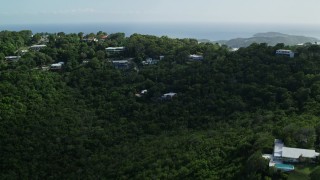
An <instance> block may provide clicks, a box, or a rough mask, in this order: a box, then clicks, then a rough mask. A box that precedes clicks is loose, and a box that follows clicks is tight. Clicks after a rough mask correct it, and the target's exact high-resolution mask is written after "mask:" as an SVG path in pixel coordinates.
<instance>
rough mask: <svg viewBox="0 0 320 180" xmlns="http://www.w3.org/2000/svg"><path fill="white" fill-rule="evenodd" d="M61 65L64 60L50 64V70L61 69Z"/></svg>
mask: <svg viewBox="0 0 320 180" xmlns="http://www.w3.org/2000/svg"><path fill="white" fill-rule="evenodd" d="M63 65H64V62H58V63H54V64H51V66H50V70H52V71H57V70H62V67H63Z"/></svg>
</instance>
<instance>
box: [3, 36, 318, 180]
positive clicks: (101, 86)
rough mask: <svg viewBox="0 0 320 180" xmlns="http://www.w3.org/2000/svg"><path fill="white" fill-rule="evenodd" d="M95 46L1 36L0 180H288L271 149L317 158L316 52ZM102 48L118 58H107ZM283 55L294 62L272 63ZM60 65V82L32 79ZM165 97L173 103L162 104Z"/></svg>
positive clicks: (164, 43)
mask: <svg viewBox="0 0 320 180" xmlns="http://www.w3.org/2000/svg"><path fill="white" fill-rule="evenodd" d="M105 35H106V33H104V32H98V33H96V34H93V33H91V34H87V35H85V36H84V34H83V33H78V34H65V33H63V32H60V33H56V34H45V33H43V34H35V35H32V32H31V31H20V32H11V31H2V32H0V179H139V180H140V179H286V178H287V177H288V174H286V173H282V172H279V171H277V170H275V169H273V168H269V167H268V164H267V161H265V160H264V159H262V157H261V154H262V153H271V152H272V150H273V141H274V139H275V138H278V139H282V140H283V141H284V142H285V144H286V145H288V146H291V147H301V148H313V149H316V150H317V151H320V124H319V120H320V118H319V115H320V74H319V73H320V46H318V45H312V44H307V45H305V46H296V47H295V46H291V47H286V46H285V45H284V44H277V45H276V46H268V45H267V44H252V45H250V46H249V47H247V48H240V49H239V50H238V51H236V52H231V51H230V50H229V49H228V47H226V46H220V45H218V44H211V43H198V41H197V40H195V39H172V38H168V37H166V36H163V37H156V36H151V35H140V34H133V35H131V36H130V37H126V36H125V34H123V33H115V34H109V35H108V37H107V38H106V39H103V38H102V37H103V36H105ZM89 38H97V39H98V41H85V39H89ZM44 39H45V40H44ZM41 43H46V45H47V47H46V48H43V49H41V50H40V51H31V50H29V52H27V53H23V54H21V58H20V59H19V60H18V61H17V62H7V61H6V60H5V57H6V56H11V55H17V54H19V53H20V50H21V49H26V48H28V47H29V46H31V45H33V44H41ZM110 46H124V47H126V51H125V52H123V53H120V54H117V55H116V56H115V55H110V54H108V53H106V51H105V48H107V47H110ZM281 48H282V49H284V48H285V49H291V50H293V51H295V52H296V56H295V58H289V57H284V56H276V55H275V51H276V50H277V49H281ZM190 54H199V55H203V57H204V60H203V61H199V62H193V61H189V58H188V56H189V55H190ZM160 55H161V56H164V59H162V60H161V61H159V63H158V64H155V65H142V63H141V62H142V61H144V60H145V59H146V58H155V59H156V58H158V57H159V56H160ZM116 58H118V59H125V58H134V59H133V61H134V66H135V68H129V69H124V70H120V69H116V68H114V67H113V65H112V63H111V62H110V60H112V59H116ZM61 61H62V62H65V65H64V69H63V70H62V71H50V70H49V71H48V70H42V69H41V67H42V66H45V65H50V64H51V63H54V62H61ZM144 89H146V90H148V93H147V94H145V95H143V96H141V97H137V96H136V95H135V94H137V93H139V92H140V91H141V90H144ZM168 92H175V93H177V96H176V97H174V98H172V99H166V100H163V99H161V98H160V97H161V96H162V95H163V94H164V93H168Z"/></svg>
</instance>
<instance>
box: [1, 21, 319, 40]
mask: <svg viewBox="0 0 320 180" xmlns="http://www.w3.org/2000/svg"><path fill="white" fill-rule="evenodd" d="M0 30H1V31H3V30H11V31H20V30H31V31H32V32H33V33H41V32H48V33H57V32H65V33H79V32H83V33H86V34H87V33H97V32H98V31H103V32H107V33H109V34H110V33H115V32H124V33H125V34H126V36H130V35H132V34H133V33H138V34H149V35H156V36H168V37H171V38H196V39H208V40H212V41H215V40H229V39H233V38H240V37H241V38H248V37H251V36H253V35H254V34H255V33H262V32H280V33H285V34H291V35H304V36H311V37H316V38H320V26H315V25H314V26H312V25H298V24H297V25H282V24H241V23H233V24H231V23H130V22H129V23H84V24H79V23H78V24H20V25H1V24H0Z"/></svg>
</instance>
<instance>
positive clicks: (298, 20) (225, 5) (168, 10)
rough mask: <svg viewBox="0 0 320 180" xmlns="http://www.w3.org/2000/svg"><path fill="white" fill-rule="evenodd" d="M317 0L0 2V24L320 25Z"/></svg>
mask: <svg viewBox="0 0 320 180" xmlns="http://www.w3.org/2000/svg"><path fill="white" fill-rule="evenodd" d="M319 7H320V1H319V0H241V1H240V0H1V5H0V25H7V24H54V23H110V22H120V23H126V22H134V23H135V22H153V23H159V22H171V23H177V22H181V23H190V22H192V23H194V22H200V23H207V22H212V23H265V24H267V23H273V24H277V23H286V24H313V25H320V18H318V16H317V15H318V13H319V12H320V11H319Z"/></svg>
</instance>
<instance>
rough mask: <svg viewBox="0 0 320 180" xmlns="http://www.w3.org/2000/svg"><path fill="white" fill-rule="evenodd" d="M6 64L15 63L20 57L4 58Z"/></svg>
mask: <svg viewBox="0 0 320 180" xmlns="http://www.w3.org/2000/svg"><path fill="white" fill-rule="evenodd" d="M4 58H5V59H6V60H7V61H8V62H16V61H18V60H19V59H20V58H21V56H6V57H4Z"/></svg>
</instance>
